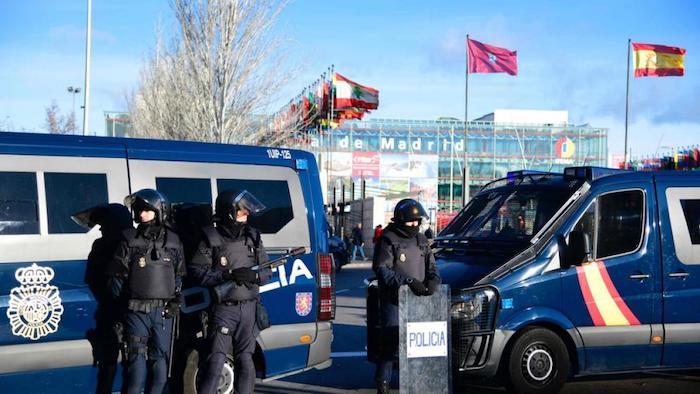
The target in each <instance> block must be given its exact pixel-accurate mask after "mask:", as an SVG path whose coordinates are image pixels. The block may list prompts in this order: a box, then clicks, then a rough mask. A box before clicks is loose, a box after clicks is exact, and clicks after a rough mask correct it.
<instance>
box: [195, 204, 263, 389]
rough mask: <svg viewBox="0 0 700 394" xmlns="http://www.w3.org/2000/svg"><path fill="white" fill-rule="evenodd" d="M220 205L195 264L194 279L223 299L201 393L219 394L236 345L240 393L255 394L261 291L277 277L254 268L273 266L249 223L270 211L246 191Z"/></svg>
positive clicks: (215, 317) (215, 312)
mask: <svg viewBox="0 0 700 394" xmlns="http://www.w3.org/2000/svg"><path fill="white" fill-rule="evenodd" d="M215 205H216V206H215V211H216V212H215V215H214V221H215V225H216V226H215V227H214V226H207V227H204V228H203V231H204V240H203V241H202V242H201V243H200V245H199V247H198V250H197V251H196V252H195V254H194V256H193V258H192V261H191V263H190V270H191V274H192V276H193V277H194V278H195V280H196V281H197V282H199V283H200V284H201V285H202V286H206V287H210V288H213V289H214V294H215V298H216V299H217V300H216V301H217V303H216V304H215V305H214V307H213V310H212V318H211V319H210V321H211V324H212V327H211V329H210V330H209V331H210V333H211V334H210V338H209V339H210V346H211V347H210V352H209V355H208V356H207V360H206V368H205V370H204V374H203V379H202V382H201V385H200V387H199V391H198V392H199V393H200V394H210V393H215V392H216V390H217V388H218V385H219V380H220V377H221V372H222V369H223V366H224V362H225V361H226V354H227V353H228V352H229V349H230V348H231V344H233V358H234V363H235V369H234V371H235V372H234V385H235V392H236V393H252V392H253V388H254V387H255V366H254V365H253V352H254V351H255V334H254V329H255V317H256V307H257V301H258V296H259V290H258V286H259V285H260V284H262V283H264V282H265V281H267V280H268V279H269V278H270V277H271V275H272V273H271V270H270V269H269V268H268V269H263V270H260V271H257V270H255V271H254V270H252V269H251V267H253V266H255V265H257V264H260V263H264V262H265V261H267V254H266V253H265V249H264V248H263V245H262V242H261V240H260V233H259V232H258V231H257V230H256V229H254V228H252V227H250V226H249V225H248V223H247V221H248V215H253V214H257V213H259V212H261V211H263V210H264V209H265V206H264V205H263V204H262V203H261V202H260V201H259V200H258V199H257V198H255V196H253V195H252V194H251V193H249V192H248V191H246V190H243V191H238V190H226V191H223V192H221V193H220V194H219V195H218V196H217V197H216V204H215ZM222 289H224V290H222Z"/></svg>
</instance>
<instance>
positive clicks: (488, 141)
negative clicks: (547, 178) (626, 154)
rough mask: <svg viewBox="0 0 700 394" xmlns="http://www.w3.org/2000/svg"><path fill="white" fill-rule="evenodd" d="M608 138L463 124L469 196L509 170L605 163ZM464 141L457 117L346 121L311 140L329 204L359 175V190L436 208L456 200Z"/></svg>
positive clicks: (600, 131)
mask: <svg viewBox="0 0 700 394" xmlns="http://www.w3.org/2000/svg"><path fill="white" fill-rule="evenodd" d="M607 136H608V131H607V129H604V128H594V127H590V126H549V125H532V124H530V125H517V124H501V123H493V122H470V123H469V127H468V133H467V136H466V140H467V154H466V156H467V162H468V175H467V182H468V185H469V195H470V196H471V195H474V194H475V193H476V192H477V191H478V190H479V189H480V188H481V187H482V186H483V185H485V184H486V183H488V182H490V181H492V180H494V179H497V178H501V177H504V176H505V175H506V173H507V172H508V171H514V170H521V169H529V170H540V171H553V172H561V171H562V170H563V169H564V167H569V166H576V165H591V166H606V164H607ZM464 142H465V133H464V122H461V121H454V120H444V121H443V120H435V121H429V120H396V119H373V120H366V121H346V122H344V123H343V124H342V125H341V126H339V127H338V128H336V129H333V130H331V131H330V132H329V133H326V134H323V135H321V136H319V135H313V136H311V138H310V144H311V150H313V151H314V152H315V153H316V154H317V157H318V159H319V164H320V167H321V169H322V171H323V173H324V174H325V176H326V179H325V181H326V182H327V184H328V190H329V200H330V201H329V202H332V200H333V189H334V188H335V193H336V199H339V198H340V193H341V190H342V189H343V185H344V186H345V187H344V189H345V199H346V200H349V199H351V198H352V197H353V196H352V195H351V193H352V190H353V184H354V190H355V194H354V197H355V198H359V197H360V190H361V183H362V182H363V181H364V183H365V185H366V186H365V190H366V196H384V197H387V200H395V199H399V198H407V197H410V198H417V199H419V200H420V201H421V202H422V203H423V204H424V205H425V206H426V209H430V208H434V209H436V210H437V212H438V213H442V214H449V213H452V212H454V211H456V210H458V209H459V207H460V205H461V198H462V190H463V188H462V184H463V177H464V175H463V163H464V156H465V155H464ZM306 149H309V147H308V146H307V147H306ZM323 181H324V180H323V179H322V183H323ZM387 205H390V204H387Z"/></svg>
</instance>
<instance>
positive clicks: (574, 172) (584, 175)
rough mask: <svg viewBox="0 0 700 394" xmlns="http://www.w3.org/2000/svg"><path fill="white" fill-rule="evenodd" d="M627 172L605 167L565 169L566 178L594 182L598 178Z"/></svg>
mask: <svg viewBox="0 0 700 394" xmlns="http://www.w3.org/2000/svg"><path fill="white" fill-rule="evenodd" d="M626 171H627V170H622V169H617V168H605V167H591V166H587V167H566V168H564V176H566V177H569V178H578V179H585V180H587V181H594V180H596V179H598V178H602V177H604V176H608V175H612V174H620V173H623V172H626Z"/></svg>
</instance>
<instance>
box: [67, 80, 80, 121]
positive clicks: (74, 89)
mask: <svg viewBox="0 0 700 394" xmlns="http://www.w3.org/2000/svg"><path fill="white" fill-rule="evenodd" d="M68 93H72V94H73V116H75V95H76V94H78V93H80V88H78V87H74V86H69V87H68Z"/></svg>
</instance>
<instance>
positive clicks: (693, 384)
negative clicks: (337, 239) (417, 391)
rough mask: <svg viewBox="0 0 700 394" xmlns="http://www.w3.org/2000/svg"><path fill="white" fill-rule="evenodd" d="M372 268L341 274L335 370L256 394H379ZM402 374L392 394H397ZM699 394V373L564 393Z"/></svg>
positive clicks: (474, 388)
mask: <svg viewBox="0 0 700 394" xmlns="http://www.w3.org/2000/svg"><path fill="white" fill-rule="evenodd" d="M372 276H373V273H372V270H371V263H370V262H366V261H362V262H361V261H355V262H353V263H352V264H348V265H346V266H344V267H342V270H341V271H340V272H338V273H337V274H336V318H335V321H334V326H333V334H334V340H333V344H332V346H331V358H332V359H333V365H332V366H330V367H328V368H326V369H323V370H310V371H307V372H304V373H301V374H298V375H293V376H289V377H286V378H282V379H280V380H274V381H268V382H260V381H259V382H258V383H257V385H256V387H255V392H256V393H291V394H294V393H299V394H302V393H374V392H376V389H375V388H374V379H373V375H374V364H372V363H370V362H369V361H367V358H366V351H365V345H366V338H367V337H366V325H365V317H366V315H365V291H366V290H365V289H366V285H365V283H364V280H365V279H366V278H369V277H372ZM397 375H398V373H395V374H394V379H393V381H392V392H396V393H398V376H397ZM454 392H459V393H467V394H470V393H485V394H488V393H505V392H506V390H505V389H504V388H502V387H495V386H492V385H485V384H481V383H471V382H470V383H466V384H460V385H457V386H455V387H454ZM595 392H601V393H605V394H664V393H669V394H697V393H700V370H696V371H679V372H663V373H661V372H649V373H644V374H633V375H610V376H607V375H606V376H596V377H591V378H585V379H577V380H576V381H572V382H569V383H567V384H566V385H565V386H564V388H563V390H562V391H561V393H563V394H584V393H595Z"/></svg>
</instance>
